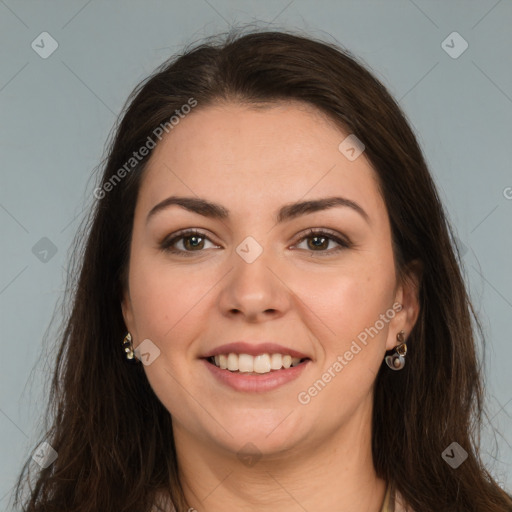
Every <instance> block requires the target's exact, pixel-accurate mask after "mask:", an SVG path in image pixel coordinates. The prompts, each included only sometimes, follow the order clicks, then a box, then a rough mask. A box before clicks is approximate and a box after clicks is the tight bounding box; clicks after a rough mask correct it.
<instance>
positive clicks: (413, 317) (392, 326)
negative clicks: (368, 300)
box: [386, 260, 423, 350]
mask: <svg viewBox="0 0 512 512" xmlns="http://www.w3.org/2000/svg"><path fill="white" fill-rule="evenodd" d="M422 276H423V263H422V262H421V261H420V260H414V261H412V262H411V263H409V264H408V265H407V267H406V271H405V275H404V278H403V279H402V281H401V282H400V283H399V284H398V285H397V289H396V292H395V303H394V306H393V309H394V310H395V311H397V313H396V315H395V316H394V318H393V319H392V320H391V321H390V322H389V331H388V338H387V341H386V350H392V349H394V348H395V347H396V346H397V345H398V341H397V339H396V335H397V334H398V333H399V332H400V331H402V330H403V331H404V332H405V339H406V340H407V338H408V337H409V335H410V334H411V331H412V329H413V327H414V326H415V324H416V321H417V319H418V316H419V313H420V302H419V294H420V286H421V280H422ZM398 304H400V305H401V309H400V307H399V306H398Z"/></svg>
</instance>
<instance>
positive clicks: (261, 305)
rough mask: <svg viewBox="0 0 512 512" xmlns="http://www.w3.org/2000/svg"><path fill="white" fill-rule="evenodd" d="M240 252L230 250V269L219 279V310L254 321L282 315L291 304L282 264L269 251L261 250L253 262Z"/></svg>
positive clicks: (225, 313)
mask: <svg viewBox="0 0 512 512" xmlns="http://www.w3.org/2000/svg"><path fill="white" fill-rule="evenodd" d="M240 254H242V256H241V255H240ZM240 254H239V253H238V252H237V251H233V253H232V257H231V258H230V264H232V270H231V271H230V272H229V273H228V275H227V276H226V279H224V280H223V281H222V289H221V292H220V296H219V307H220V308H221V310H222V313H223V314H224V315H227V316H231V317H234V316H239V317H243V318H244V319H245V320H246V321H249V322H253V323H257V322H261V321H265V320H269V319H275V318H279V317H281V316H282V315H283V314H285V312H286V311H287V310H288V308H289V307H290V303H291V301H290V295H289V294H290V290H289V288H288V287H287V286H286V284H285V280H284V279H283V277H284V276H283V273H284V272H283V271H282V268H283V267H282V265H279V264H278V259H277V258H276V257H275V255H273V254H272V251H271V250H266V249H263V251H262V252H261V254H260V255H259V256H258V257H257V258H256V259H255V260H253V261H252V259H251V258H245V256H244V253H243V252H240Z"/></svg>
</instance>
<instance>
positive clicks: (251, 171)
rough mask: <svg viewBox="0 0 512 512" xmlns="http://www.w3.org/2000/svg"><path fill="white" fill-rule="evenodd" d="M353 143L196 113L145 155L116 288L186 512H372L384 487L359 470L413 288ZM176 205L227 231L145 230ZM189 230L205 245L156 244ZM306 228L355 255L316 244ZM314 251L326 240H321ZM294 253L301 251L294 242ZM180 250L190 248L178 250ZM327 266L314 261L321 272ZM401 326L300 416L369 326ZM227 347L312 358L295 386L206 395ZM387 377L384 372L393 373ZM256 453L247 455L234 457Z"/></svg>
mask: <svg viewBox="0 0 512 512" xmlns="http://www.w3.org/2000/svg"><path fill="white" fill-rule="evenodd" d="M347 135H348V133H343V132H342V131H341V130H340V128H339V127H338V126H336V125H335V124H334V123H333V122H331V120H330V119H328V118H327V117H326V116H324V115H323V114H322V113H320V112H318V111H317V110H315V109H314V108H313V107H311V106H309V105H304V104H300V103H295V102H287V103H284V102H282V103H278V104H273V105H272V106H270V107H267V108H261V107H260V108H255V107H254V106H247V105H240V104H236V103H223V104H218V105H215V106H208V107H205V108H200V106H198V107H197V109H195V110H194V111H193V112H192V113H191V114H189V115H188V116H186V117H185V118H184V119H182V120H181V121H180V123H179V124H178V125H177V126H176V127H174V129H173V130H172V131H171V132H170V133H169V134H168V135H167V136H166V138H164V139H163V140H162V142H161V143H160V144H159V145H158V146H157V147H156V148H155V150H154V152H153V155H152V157H151V160H150V162H149V165H148V167H147V169H146V174H145V175H144V178H143V181H142V185H141V189H140V191H139V196H138V199H137V204H136V209H135V218H134V225H133V237H132V244H131V253H130V266H129V286H128V288H129V289H127V290H126V293H125V296H124V299H123V303H122V309H123V315H124V318H125V322H126V326H127V328H128V330H129V332H131V334H132V337H133V340H134V346H135V347H137V345H138V344H139V343H141V342H142V340H145V339H150V340H151V341H152V343H154V344H155V345H156V346H157V347H158V348H159V350H160V355H159V356H158V357H157V358H156V359H155V360H154V361H153V362H152V363H151V364H149V365H147V366H144V370H145V372H146V375H147V378H148V380H149V382H150V384H151V386H152V388H153V390H154V391H155V394H156V395H157V396H158V398H159V399H160V400H161V402H162V403H163V404H164V406H165V407H166V408H167V410H168V411H169V412H170V414H171V415H172V418H173V433H174V437H175V441H176V447H177V454H178V461H179V466H180V474H181V476H180V478H181V480H182V482H183V486H184V490H185V495H186V498H187V501H188V503H189V505H190V507H194V508H195V509H197V510H198V511H199V512H203V511H208V512H216V511H225V510H245V511H258V512H261V511H271V510H272V511H275V510H281V511H283V512H287V511H290V512H291V511H301V510H309V511H312V510H315V511H317V512H323V511H328V510H329V511H331V510H343V511H347V512H360V511H378V510H380V507H381V505H382V501H383V499H384V494H385V489H386V482H384V481H383V480H381V479H379V478H377V476H376V474H375V471H374V466H373V462H372V456H371V413H372V397H373V386H374V382H375V378H376V374H377V372H378V371H379V368H380V365H381V363H382V360H383V358H384V355H385V351H386V350H390V349H392V348H393V347H395V346H396V345H397V344H398V342H397V340H396V335H397V333H398V332H399V331H400V330H402V329H403V330H404V331H405V333H406V337H407V336H408V334H409V333H410V332H411V329H412V327H413V326H414V323H415V322H416V319H417V316H418V308H419V306H418V286H417V284H418V276H417V274H416V273H412V272H411V274H410V277H411V280H410V281H408V282H406V283H400V282H398V280H397V276H396V273H395V267H394V258H393V252H392V246H391V231H390V225H389V219H388V214H387V209H386V205H385V203H384V202H383V199H382V197H381V195H380V193H379V190H378V187H377V182H376V173H375V171H374V170H373V169H372V167H371V166H370V164H369V161H368V160H367V159H366V156H365V154H364V153H363V154H362V155H361V156H360V157H359V158H357V159H356V160H354V161H349V160H348V159H347V158H346V157H345V156H344V155H343V154H342V153H341V152H340V151H339V150H338V145H339V144H340V142H341V141H342V140H343V139H344V138H345V137H346V136H347ZM171 195H180V196H192V197H201V198H205V199H208V200H210V201H214V202H216V203H220V204H221V205H223V206H224V207H225V208H227V209H229V210H230V212H231V215H230V217H229V219H224V220H218V219H210V218H206V217H203V216H201V215H199V214H197V213H193V212H189V211H186V210H185V209H182V208H181V207H179V206H176V205H173V206H170V207H169V208H167V209H165V210H162V211H161V212H159V213H157V214H155V215H154V216H152V217H151V219H150V220H149V221H146V217H147V215H148V212H149V211H150V210H151V209H152V208H153V206H155V205H156V204H157V203H159V202H160V201H162V200H164V199H165V198H167V197H169V196H171ZM328 196H343V197H346V198H349V199H351V200H353V201H355V202H357V203H358V204H359V205H360V206H361V207H362V208H363V209H364V210H365V211H366V213H367V214H368V217H369V222H366V221H365V219H364V218H363V217H362V216H361V215H359V214H358V213H357V212H356V211H355V210H353V209H351V208H348V207H334V208H330V209H326V210H323V211H320V212H315V213H312V214H308V215H303V216H300V217H298V218H295V219H293V220H290V221H288V222H285V223H283V224H282V225H281V224H276V222H275V219H274V214H275V212H277V210H278V209H279V208H280V207H281V206H283V205H284V204H288V203H292V202H296V201H300V200H302V201H304V200H310V199H319V198H323V197H328ZM186 228H187V229H188V228H195V229H198V230H200V231H202V232H204V233H205V236H206V237H207V238H206V239H204V238H203V239H200V242H201V243H200V244H199V245H200V247H199V248H194V245H193V244H192V243H190V242H191V241H190V239H181V240H177V241H176V242H175V243H174V247H175V248H177V249H181V250H182V251H187V250H188V252H189V253H191V256H189V257H186V256H180V255H177V254H172V253H169V252H166V251H164V250H162V249H161V248H160V246H159V243H160V242H161V241H162V240H163V239H164V238H166V237H169V235H171V234H173V233H175V232H177V231H179V230H182V229H186ZM308 228H315V229H316V228H318V229H320V228H324V229H326V228H327V229H331V230H334V231H336V232H337V233H338V234H339V235H341V236H342V237H343V236H345V237H348V238H349V239H350V241H351V242H352V244H353V245H352V246H351V247H349V248H342V249H341V250H340V251H338V252H335V251H334V249H335V248H336V247H339V245H338V244H337V243H336V242H335V241H328V240H327V241H325V242H324V243H321V240H320V242H317V244H318V245H320V248H317V247H315V244H314V242H315V239H314V236H313V237H311V236H309V238H306V239H304V238H303V236H307V234H306V233H305V230H307V229H308ZM247 236H251V237H253V238H254V239H255V240H257V242H258V243H259V244H260V246H261V247H262V248H263V252H262V254H261V255H260V256H259V257H258V258H257V259H256V260H255V261H254V262H252V263H247V262H246V261H245V260H244V259H242V258H241V257H240V256H239V254H238V253H237V252H236V248H237V246H238V245H239V244H240V243H241V242H242V241H243V240H244V239H245V238H246V237H247ZM320 238H321V236H320ZM301 240H302V241H301ZM187 242H188V243H187ZM322 255H323V256H322ZM396 302H398V303H399V304H401V305H402V310H401V311H400V312H398V313H396V314H395V315H394V318H392V319H391V320H389V322H388V323H385V326H384V328H382V329H381V330H380V331H379V332H378V335H375V336H374V337H373V338H368V340H369V342H368V344H367V345H366V346H363V345H361V344H360V345H361V346H362V347H363V348H362V350H361V351H360V352H358V353H357V354H356V355H354V357H353V359H352V360H351V361H349V362H348V364H347V365H346V366H344V368H343V370H342V371H340V372H339V373H337V374H336V377H335V378H332V379H331V381H330V382H329V383H328V384H327V385H326V386H325V387H324V388H323V389H322V390H321V392H319V393H318V394H317V395H316V396H314V397H312V398H311V401H310V402H309V403H308V404H306V405H303V404H301V403H299V401H298V399H297V396H298V394H299V393H300V392H301V391H307V390H308V388H309V387H311V385H312V384H313V383H314V382H315V381H317V380H318V379H319V378H320V377H321V376H322V374H323V373H324V372H325V371H326V370H327V369H328V368H329V367H332V365H333V363H334V362H335V361H336V360H337V357H338V355H343V354H344V353H345V352H346V351H347V350H349V349H350V346H351V343H352V341H353V340H355V339H356V338H357V335H358V334H359V333H361V332H362V331H364V329H365V328H368V327H370V326H374V324H375V322H376V321H377V320H378V319H379V315H381V314H384V313H386V311H388V310H390V309H392V307H393V304H394V303H396ZM237 340H261V341H274V342H276V343H280V344H282V345H285V346H287V347H292V348H295V349H297V350H299V351H301V352H303V353H306V354H308V356H309V357H310V358H311V359H312V361H311V362H310V363H308V367H307V368H305V369H304V371H303V372H302V374H301V375H300V376H299V378H297V379H295V380H294V381H292V382H289V383H287V384H285V385H283V386H281V387H280V388H278V389H276V390H273V391H270V392H265V393H250V394H249V393H244V392H239V391H235V390H233V389H231V388H229V387H227V386H225V385H224V384H221V383H219V382H218V381H217V380H216V379H215V378H214V377H213V376H212V375H211V374H210V372H209V371H208V370H207V369H206V368H205V365H204V362H203V361H202V360H201V359H199V358H200V357H201V356H202V355H204V354H205V352H206V351H207V350H210V349H211V348H214V347H217V346H220V345H222V344H224V343H228V342H232V341H237ZM388 371H391V370H388ZM249 442H250V443H252V445H254V446H255V447H256V448H255V450H257V452H258V456H260V458H259V460H258V461H257V462H256V463H255V464H252V465H247V464H244V463H243V462H242V461H241V460H240V459H239V458H238V457H237V453H238V452H239V451H240V450H241V448H242V447H244V446H245V445H246V444H247V443H249Z"/></svg>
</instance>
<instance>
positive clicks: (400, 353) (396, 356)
mask: <svg viewBox="0 0 512 512" xmlns="http://www.w3.org/2000/svg"><path fill="white" fill-rule="evenodd" d="M396 339H397V341H398V342H399V343H400V344H399V345H398V346H396V347H395V351H394V353H393V354H391V355H389V356H386V357H385V358H384V360H385V361H386V364H387V365H388V366H389V367H390V368H391V369H392V370H401V369H402V368H403V367H404V366H405V356H406V354H407V344H406V343H405V331H403V330H402V331H400V332H399V333H398V334H397V335H396Z"/></svg>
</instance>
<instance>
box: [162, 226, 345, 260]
mask: <svg viewBox="0 0 512 512" xmlns="http://www.w3.org/2000/svg"><path fill="white" fill-rule="evenodd" d="M322 235H323V236H324V237H325V238H327V239H329V240H331V241H333V242H335V243H337V244H338V247H336V248H334V249H330V250H327V251H312V250H310V251H309V252H313V253H314V252H318V253H319V256H329V255H332V254H334V253H337V252H339V251H340V250H343V249H349V248H351V247H353V246H354V244H353V243H352V242H351V240H350V239H349V238H348V237H347V236H346V235H342V234H341V233H338V232H337V231H334V230H332V229H329V228H308V229H306V230H305V231H302V232H301V233H300V234H299V235H297V237H298V238H297V240H296V241H295V242H294V243H293V245H292V247H293V246H296V245H298V244H299V243H301V242H303V241H304V240H306V239H307V238H311V237H313V236H322ZM192 236H198V237H200V238H203V239H206V240H208V241H209V242H211V243H213V244H214V245H216V246H217V247H218V244H216V243H215V242H214V241H213V240H211V238H210V236H209V235H208V234H207V233H205V232H203V231H201V230H200V229H196V228H185V229H181V230H179V231H176V232H175V233H172V234H171V235H169V236H166V237H165V238H164V239H163V240H162V241H161V242H160V243H159V247H160V249H161V250H163V251H167V252H170V253H174V254H178V255H184V256H192V255H193V254H194V253H202V252H204V251H205V249H202V250H198V251H183V250H181V249H175V248H173V245H174V244H175V243H176V242H178V241H179V240H182V239H184V238H188V237H192ZM303 250H306V249H303Z"/></svg>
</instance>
